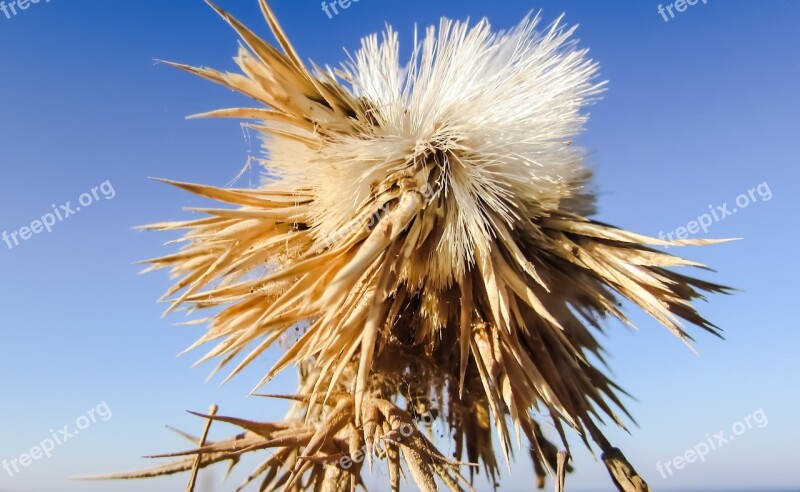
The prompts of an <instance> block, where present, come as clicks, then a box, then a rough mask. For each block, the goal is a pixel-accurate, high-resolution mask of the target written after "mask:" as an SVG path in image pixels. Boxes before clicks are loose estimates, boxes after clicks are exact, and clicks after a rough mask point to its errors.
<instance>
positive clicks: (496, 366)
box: [106, 0, 726, 492]
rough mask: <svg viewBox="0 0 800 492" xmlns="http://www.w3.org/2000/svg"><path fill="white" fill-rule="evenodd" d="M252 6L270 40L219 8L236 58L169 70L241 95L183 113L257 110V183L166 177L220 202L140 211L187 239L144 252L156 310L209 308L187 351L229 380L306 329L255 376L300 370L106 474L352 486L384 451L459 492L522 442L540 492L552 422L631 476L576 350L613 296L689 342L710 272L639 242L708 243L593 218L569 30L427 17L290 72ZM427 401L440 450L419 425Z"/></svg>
mask: <svg viewBox="0 0 800 492" xmlns="http://www.w3.org/2000/svg"><path fill="white" fill-rule="evenodd" d="M260 5H261V8H262V11H263V13H264V16H265V17H266V20H267V22H268V23H269V26H270V28H271V29H272V32H273V33H274V34H275V36H276V38H277V40H278V42H279V44H280V46H281V48H282V52H281V51H279V50H278V49H276V48H274V47H273V46H271V45H269V44H267V43H266V42H265V41H263V40H262V39H260V38H259V37H257V36H256V35H255V34H254V33H253V32H251V31H250V30H248V29H247V28H246V27H244V26H243V25H242V24H240V23H239V22H238V21H236V20H235V19H234V18H232V17H231V16H230V15H228V14H227V13H225V12H223V11H222V10H220V9H218V8H217V7H214V8H215V9H216V10H217V11H218V12H219V13H220V15H221V16H222V17H223V18H224V19H225V20H226V21H227V22H228V23H229V24H230V25H231V26H232V27H233V28H234V29H235V30H236V31H237V32H238V34H239V35H240V36H241V38H242V40H243V41H244V44H245V45H246V47H245V46H243V47H242V48H241V49H240V51H239V54H238V56H237V57H236V59H235V60H236V63H237V64H238V65H239V67H240V68H241V70H242V73H241V74H238V73H220V72H217V71H215V70H211V69H207V68H193V67H189V66H184V65H175V66H177V67H179V68H181V69H184V70H186V71H188V72H191V73H193V74H196V75H199V76H201V77H204V78H206V79H209V80H211V81H214V82H216V83H219V84H221V85H223V86H225V87H228V88H230V89H233V90H235V91H238V92H241V93H243V94H245V95H247V96H250V97H251V98H253V99H255V100H256V101H257V102H258V106H259V107H257V108H246V109H242V108H237V109H226V110H220V111H213V112H211V113H206V114H203V115H201V116H213V117H232V118H244V119H251V120H255V121H256V123H254V124H252V125H248V126H249V127H250V128H252V129H254V130H255V131H257V132H259V134H260V135H262V136H263V143H264V150H265V155H266V157H265V159H264V160H263V164H264V165H265V166H266V167H267V168H268V169H269V174H270V176H271V177H270V178H269V179H265V181H264V182H263V184H262V185H261V186H260V187H259V188H257V189H227V188H226V189H223V188H215V187H209V186H201V185H195V184H185V183H176V182H170V183H171V184H174V185H176V186H178V187H180V188H183V189H185V190H187V191H189V192H191V193H195V194H197V195H201V196H203V197H206V198H210V199H213V200H216V201H219V202H222V203H224V204H227V205H228V206H227V207H222V208H214V209H197V211H198V212H202V213H204V214H205V215H206V217H204V218H200V219H197V220H191V221H186V222H177V223H172V222H171V223H162V224H156V225H153V226H150V227H149V228H150V229H156V230H167V231H172V230H180V229H183V230H187V231H188V232H186V235H185V237H184V242H185V246H184V247H183V248H182V249H181V250H180V252H178V253H175V254H173V255H170V256H166V257H164V258H159V259H155V260H151V261H150V262H149V263H151V265H152V266H151V267H150V269H160V268H169V269H171V272H172V274H173V275H174V276H175V277H177V278H178V279H179V280H178V281H177V283H176V284H175V285H174V286H173V287H172V288H171V289H170V290H169V291H168V292H167V294H166V295H165V299H168V300H169V301H170V302H171V305H170V307H169V310H168V312H169V311H172V310H173V309H175V308H178V307H180V306H184V307H188V309H189V310H195V309H197V310H201V309H207V308H217V309H216V310H215V314H213V315H212V316H210V317H209V318H208V319H207V320H206V321H207V322H208V330H207V332H206V334H205V335H204V336H203V337H202V338H200V339H199V340H198V341H197V343H196V344H194V345H193V347H192V348H195V347H199V346H200V345H204V344H208V343H215V344H216V345H214V347H213V348H212V349H211V350H210V351H209V352H208V353H207V354H206V355H205V357H203V358H202V359H201V360H202V361H206V360H210V359H219V360H220V361H221V362H220V364H219V368H222V367H224V366H227V365H229V364H232V363H235V364H236V365H235V367H234V368H233V370H232V371H231V372H230V376H233V375H235V374H236V373H238V372H239V371H240V370H241V369H242V368H244V367H245V366H247V365H248V364H249V363H251V362H252V361H253V360H254V359H256V358H257V357H258V356H259V355H261V354H262V353H263V352H264V351H265V350H267V349H268V348H269V347H271V346H273V345H274V344H275V343H276V342H279V341H281V340H283V339H285V338H286V337H287V336H288V335H287V333H288V332H289V330H291V329H292V328H296V327H298V326H301V327H302V334H301V336H299V337H298V339H297V340H296V341H295V342H294V343H293V344H292V345H291V346H290V347H287V348H286V350H285V352H284V354H283V356H282V357H281V358H280V360H279V361H278V362H277V363H276V364H275V365H274V367H273V368H272V370H271V371H269V373H268V374H267V375H266V376H264V378H263V380H261V381H260V382H259V383H258V385H257V389H258V388H261V387H262V386H263V385H265V384H266V383H268V382H269V381H270V379H271V378H273V377H274V376H275V375H276V374H277V373H278V372H280V371H283V370H284V369H286V368H288V367H289V366H291V365H296V366H297V367H299V369H300V387H299V389H298V391H297V394H296V395H293V396H289V397H287V398H290V399H292V400H293V401H294V407H293V410H292V412H291V414H290V415H288V416H287V418H286V420H284V421H282V422H276V423H261V422H252V421H246V420H241V419H235V418H230V417H221V416H217V415H205V416H203V417H204V418H206V419H209V420H210V421H220V422H226V423H229V424H233V425H235V426H238V427H240V428H241V429H242V430H243V433H241V434H239V435H237V436H235V437H233V438H231V439H229V440H225V441H221V442H209V443H206V442H205V439H201V438H193V437H191V436H188V437H190V438H191V439H192V440H193V442H194V443H195V445H196V448H195V449H192V450H190V451H187V452H184V453H175V454H171V455H168V456H173V457H179V460H178V461H176V462H174V463H173V464H169V465H165V466H161V467H157V468H155V469H152V470H147V471H144V472H140V473H134V474H124V475H115V476H109V477H106V478H141V477H149V476H159V475H166V474H171V473H176V472H183V471H189V470H192V469H196V468H198V467H199V468H202V467H205V466H208V465H211V464H213V463H217V462H221V461H228V462H230V463H231V465H232V466H233V465H236V464H237V462H238V460H239V457H240V456H241V455H242V454H244V453H250V452H256V451H260V450H266V449H270V450H272V454H270V455H269V456H268V457H266V459H265V461H264V462H263V463H262V465H261V466H260V467H258V469H256V470H255V471H254V472H253V473H252V474H251V476H250V478H249V479H248V480H247V483H246V484H245V485H247V484H249V483H252V482H256V483H260V489H259V490H273V489H278V488H283V489H284V490H292V491H301V490H302V491H306V490H308V491H311V490H314V491H348V490H355V489H356V487H357V486H363V484H364V482H363V481H362V475H361V474H362V472H363V473H366V470H365V469H364V467H363V465H364V464H365V463H367V464H369V465H370V466H371V465H372V462H373V460H374V459H379V460H383V461H385V462H386V463H388V468H389V471H390V484H389V485H390V487H391V490H399V489H400V482H401V477H402V476H404V475H405V474H406V473H410V475H411V477H412V478H413V480H414V481H415V482H416V484H417V486H418V487H419V488H420V489H421V490H423V491H425V492H428V491H433V490H437V487H441V486H444V487H445V488H447V489H449V490H453V491H458V490H472V486H471V485H470V483H471V479H467V478H465V473H466V471H467V470H468V472H469V475H470V476H471V475H472V474H473V472H474V471H475V470H477V469H478V468H477V467H479V466H482V467H483V468H484V469H485V471H486V473H487V474H488V475H489V479H490V480H493V481H497V480H498V479H499V472H498V468H499V464H498V461H499V460H498V455H499V454H501V455H502V457H501V459H502V460H511V459H512V458H511V454H512V451H513V448H514V447H515V446H517V445H519V444H520V443H522V442H526V445H528V446H529V447H530V450H531V452H530V456H531V458H532V460H533V463H534V466H535V470H536V473H537V475H538V477H539V486H540V487H542V486H543V485H544V479H545V477H546V475H547V474H548V473H549V472H554V471H555V470H556V468H557V467H558V468H559V469H560V470H564V469H565V468H568V465H566V463H565V461H566V459H565V456H566V454H561V455H560V457H559V453H558V449H559V447H561V446H563V447H567V441H566V432H567V430H568V429H565V428H566V427H568V428H571V429H572V431H574V432H577V433H578V434H579V435H580V436H581V438H582V439H583V441H584V442H585V443H586V445H587V446H591V443H594V445H596V446H598V447H599V448H600V450H601V451H602V452H603V461H604V462H605V464H606V465H607V467H608V469H609V471H610V473H611V477H612V480H613V482H614V483H615V484H616V485H617V486H618V488H619V489H620V490H625V491H643V490H647V485H646V484H645V483H644V481H643V480H642V479H641V478H640V477H639V476H638V474H637V473H636V472H635V471H634V470H633V468H632V467H631V465H630V464H629V463H628V461H627V460H626V459H625V458H624V456H623V455H622V453H621V452H620V451H619V450H617V449H616V448H614V447H612V445H611V444H610V443H609V442H608V441H607V440H606V438H605V437H604V436H603V434H602V432H601V431H600V429H599V428H598V424H597V422H598V421H599V420H600V418H601V417H603V416H607V417H609V418H610V419H611V420H613V421H614V422H616V423H617V424H619V425H620V426H622V425H623V422H622V420H621V419H620V418H619V417H618V416H617V414H616V413H615V410H614V409H615V408H617V409H621V410H622V411H623V412H624V408H623V407H622V404H621V402H620V400H619V397H618V394H619V393H620V392H621V391H620V389H619V388H618V387H617V386H616V385H615V384H614V383H613V382H612V381H611V380H609V379H608V377H607V376H606V375H605V374H603V372H601V371H600V370H599V369H598V368H596V367H595V366H594V365H592V364H591V363H590V362H589V360H590V359H591V358H592V357H593V358H596V359H599V360H601V361H602V352H601V348H600V346H599V344H598V342H597V341H596V339H595V337H594V335H593V333H592V332H593V330H601V325H600V320H601V319H602V318H606V317H612V318H617V319H619V320H622V321H623V322H625V323H628V324H630V323H629V321H628V320H627V319H626V317H625V315H624V314H623V313H622V312H621V310H620V308H619V304H618V299H617V298H618V297H622V298H626V299H628V300H630V301H632V302H633V303H635V304H636V305H638V306H639V307H640V308H641V309H643V310H644V311H646V312H647V313H649V314H650V315H651V316H652V317H654V318H655V319H656V320H658V322H660V323H661V324H663V325H664V326H665V327H667V328H668V329H669V330H670V331H671V332H673V333H674V334H675V335H676V336H678V337H679V338H680V339H682V340H684V341H687V343H688V341H689V340H691V337H690V336H689V334H687V333H686V332H685V331H684V328H683V325H682V321H681V320H683V321H686V322H688V323H691V324H693V325H697V326H699V327H700V328H702V329H704V330H706V331H709V332H711V333H714V334H716V333H717V331H716V330H717V329H716V327H715V326H714V325H712V324H710V323H709V322H707V321H706V320H705V319H704V318H703V317H701V316H700V315H699V314H698V313H697V312H696V311H695V309H694V308H693V307H692V306H691V304H690V302H691V301H692V300H694V299H697V298H701V296H702V293H703V292H725V291H726V288H724V287H722V286H719V285H716V284H713V283H709V282H705V281H702V280H698V279H695V278H692V277H688V276H685V275H682V274H679V273H676V272H675V271H673V269H672V267H701V268H702V265H700V264H698V263H695V262H692V261H688V260H684V259H681V258H678V257H675V256H672V255H669V254H666V253H663V252H661V251H658V250H655V249H652V246H655V245H667V244H669V245H703V244H710V243H713V242H715V241H711V240H694V241H676V242H664V241H660V240H658V239H654V238H649V237H645V236H641V235H638V234H635V233H632V232H628V231H624V230H620V229H617V228H614V227H612V226H609V225H606V224H602V223H599V222H596V221H593V220H591V219H589V218H588V217H589V216H590V215H592V213H593V209H594V200H595V197H594V194H593V193H592V192H591V190H590V189H589V188H588V186H589V183H590V179H591V172H590V171H589V170H588V169H587V168H586V166H585V164H584V152H583V151H582V149H580V148H578V147H576V146H574V145H572V139H573V138H574V136H575V135H576V134H577V133H579V132H580V131H581V129H582V126H583V124H584V122H585V121H586V115H585V113H583V112H582V110H583V108H584V107H585V106H586V105H587V104H589V103H591V102H592V101H593V100H594V99H595V98H596V97H598V95H599V94H600V93H601V92H602V89H603V84H602V83H596V82H595V79H596V75H597V65H596V64H595V63H594V62H593V61H591V60H590V59H588V58H587V52H586V50H583V49H578V48H577V47H576V43H575V41H574V40H572V37H571V36H572V34H573V31H574V28H566V27H564V26H563V25H562V24H561V23H560V19H559V21H556V22H555V23H554V24H552V25H550V26H548V27H545V28H543V29H539V26H540V24H541V23H540V18H539V16H536V17H532V18H526V19H525V20H523V21H522V23H521V24H519V25H518V26H517V27H515V28H514V29H511V30H509V31H503V32H499V33H493V32H492V31H491V29H490V26H489V24H488V22H487V21H486V20H483V21H481V22H479V23H477V24H476V25H474V26H472V27H470V26H469V25H468V24H466V23H461V22H452V21H449V20H442V21H441V24H440V25H439V27H438V29H434V28H430V29H428V30H427V31H426V33H425V36H424V37H423V39H422V41H420V42H419V43H418V44H416V45H415V46H414V50H413V55H412V57H411V60H410V62H408V64H406V65H401V63H400V60H399V42H398V36H397V34H396V33H395V32H394V31H393V30H391V28H388V29H387V31H386V32H385V33H384V34H383V36H382V37H381V38H379V37H378V36H376V35H374V36H370V37H367V38H366V39H364V40H363V43H362V47H361V49H360V50H359V51H358V52H357V53H356V54H355V56H353V57H351V58H350V60H349V61H348V62H346V63H345V64H343V65H342V66H341V67H340V68H339V69H337V70H332V69H330V68H326V69H320V68H319V67H316V66H314V67H310V68H309V67H307V66H306V65H305V64H304V63H303V61H302V60H301V58H300V56H298V54H297V53H296V52H295V50H294V49H293V47H292V45H291V43H290V42H289V40H288V39H287V36H286V35H285V33H284V32H283V30H282V29H281V27H280V26H279V24H278V22H277V21H276V19H275V16H274V15H273V13H272V11H271V10H270V8H269V6H268V5H267V3H266V1H265V0H260ZM264 267H266V268H264ZM234 361H236V362H234ZM230 376H229V377H230ZM426 414H427V415H434V416H436V417H437V422H441V423H442V425H443V426H445V429H446V431H445V432H444V434H445V435H447V436H450V437H452V439H453V442H454V445H455V455H454V456H451V457H448V456H444V455H443V454H442V453H441V452H439V451H438V450H437V447H436V445H435V442H434V441H433V440H432V439H431V438H429V437H428V436H427V435H426V432H425V426H424V425H421V424H420V422H419V419H418V417H419V415H426ZM542 421H547V422H549V423H550V424H552V426H554V428H555V430H556V432H557V434H558V437H559V440H560V443H559V444H558V445H556V444H554V443H551V442H549V441H548V440H547V439H546V438H545V436H544V434H543V432H542V430H541V428H540V422H542ZM514 441H517V442H516V443H515V442H514ZM494 442H496V443H499V447H500V450H499V453H498V452H497V451H496V450H495V449H494V444H493V443H494ZM243 486H244V485H243ZM559 486H560V487H563V483H561V484H560V485H559Z"/></svg>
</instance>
